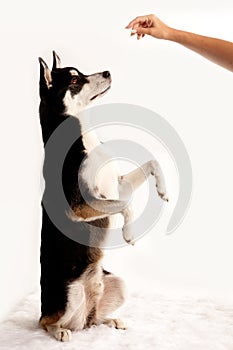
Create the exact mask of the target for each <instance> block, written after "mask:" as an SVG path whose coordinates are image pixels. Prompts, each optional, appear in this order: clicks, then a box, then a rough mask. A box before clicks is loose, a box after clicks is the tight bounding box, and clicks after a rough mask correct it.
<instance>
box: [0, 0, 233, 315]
mask: <svg viewBox="0 0 233 350" xmlns="http://www.w3.org/2000/svg"><path fill="white" fill-rule="evenodd" d="M2 7H3V8H2V9H1V15H0V16H1V18H0V23H1V65H0V77H1V82H0V88H1V128H0V133H1V135H0V142H1V147H0V150H1V183H0V188H1V192H0V193H1V211H0V212H1V236H0V276H1V298H0V317H1V319H3V318H4V317H5V316H6V314H7V312H9V310H10V309H11V308H12V307H13V306H14V305H15V304H16V303H17V302H18V301H19V300H20V299H21V298H23V297H24V296H25V295H27V293H28V292H30V291H31V290H33V289H34V288H35V287H36V286H37V285H38V282H39V236H40V198H41V197H40V196H41V193H40V172H41V165H42V157H43V148H42V141H41V134H40V126H39V119H38V103H39V99H38V70H39V67H38V61H37V57H38V56H42V57H43V58H44V59H45V60H46V61H48V62H51V51H52V50H53V49H56V50H57V52H58V53H59V54H60V55H61V56H62V58H63V62H64V65H73V66H76V67H77V68H79V69H80V70H81V71H83V72H84V73H86V74H90V73H93V72H96V71H101V70H106V69H109V70H110V71H111V73H112V76H113V84H112V89H111V91H110V92H109V94H108V95H107V96H106V97H104V99H103V100H101V103H109V102H125V103H132V104H138V105H140V106H144V107H147V108H150V109H152V110H154V111H155V112H157V113H159V114H160V115H161V116H163V117H164V118H166V119H167V120H168V121H169V123H170V124H171V125H172V126H173V127H174V128H175V129H176V131H177V132H178V133H179V135H180V137H181V138H182V139H183V141H184V143H185V145H186V147H187V150H188V153H189V155H190V158H191V161H192V166H193V174H194V188H193V199H192V203H191V207H190V210H189V212H188V214H187V216H186V218H185V221H184V222H183V223H182V225H181V226H180V227H179V228H178V229H177V231H176V232H175V233H173V235H171V236H165V235H164V234H163V233H164V230H165V227H166V220H167V218H165V219H164V220H162V221H161V222H160V224H159V225H158V227H157V228H156V230H155V232H151V233H150V234H149V235H147V236H146V237H145V238H144V239H142V240H141V241H139V242H138V244H137V246H136V247H134V248H132V247H127V248H123V249H119V250H113V251H111V252H108V253H107V258H106V266H107V267H108V268H109V269H111V271H114V272H115V273H117V274H119V275H121V276H124V278H125V279H126V280H127V281H128V285H129V288H130V289H131V290H133V289H135V288H136V289H137V288H141V287H142V286H144V287H145V288H147V289H151V288H152V287H153V288H155V289H156V290H158V289H161V290H164V291H168V292H170V293H171V292H177V293H183V294H189V293H198V294H199V295H208V296H214V297H215V296H218V297H221V298H223V299H229V298H231V299H232V298H233V280H232V266H233V254H232V245H233V238H232V233H233V232H232V197H233V196H232V194H233V185H232V178H233V170H232V169H233V168H232V154H231V153H232V146H233V141H232V117H233V113H232V112H233V106H232V82H233V77H232V73H230V72H228V71H226V70H224V69H223V68H220V67H218V66H216V65H214V64H212V63H210V62H208V61H206V60H205V59H204V58H202V57H200V56H198V55H196V54H195V53H193V52H190V51H188V50H187V49H185V48H183V47H181V46H178V45H177V44H174V43H169V42H163V41H158V40H155V39H152V38H145V39H144V40H141V41H139V42H137V41H136V39H135V38H130V36H129V33H128V32H127V31H126V30H125V29H124V26H125V25H126V24H127V23H128V22H129V20H131V19H132V18H134V17H135V16H137V15H139V14H147V13H156V14H157V15H158V16H159V17H160V18H161V19H163V20H164V21H165V22H167V23H168V24H169V25H170V26H174V27H177V28H180V29H185V30H189V31H193V32H196V33H200V34H205V35H209V36H216V37H219V38H223V39H226V40H230V41H233V34H232V33H233V28H232V14H233V7H232V5H230V1H227V0H222V1H214V2H213V1H210V0H208V1H207V0H198V1H197V0H195V1H193V0H191V1H189V2H188V3H187V2H186V1H183V0H179V1H175V2H174V1H171V0H170V1H169V0H163V1H162V0H161V1H159V0H158V1H155V0H153V1H152V0H151V1H149V0H148V1H138V0H134V1H123V0H120V1H116V2H111V1H107V0H101V1H96V2H94V1H90V0H88V1H85V2H84V1H78V0H76V1H73V0H68V1H66V2H61V1H40V2H39V1H38V2H36V1H30V2H29V1H25V0H22V1H20V2H16V1H8V2H7V3H5V5H4V6H3V5H2ZM169 190H170V191H171V190H172V189H169ZM174 191H177V189H174ZM159 228H160V230H159Z"/></svg>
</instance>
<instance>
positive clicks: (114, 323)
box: [103, 318, 126, 330]
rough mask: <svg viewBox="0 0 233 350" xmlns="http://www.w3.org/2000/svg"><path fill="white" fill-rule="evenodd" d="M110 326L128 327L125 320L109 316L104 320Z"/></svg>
mask: <svg viewBox="0 0 233 350" xmlns="http://www.w3.org/2000/svg"><path fill="white" fill-rule="evenodd" d="M103 323H104V324H106V325H107V326H108V327H114V328H116V329H124V330H125V329H126V326H125V324H124V322H123V321H121V320H120V319H119V318H107V319H106V320H104V322H103Z"/></svg>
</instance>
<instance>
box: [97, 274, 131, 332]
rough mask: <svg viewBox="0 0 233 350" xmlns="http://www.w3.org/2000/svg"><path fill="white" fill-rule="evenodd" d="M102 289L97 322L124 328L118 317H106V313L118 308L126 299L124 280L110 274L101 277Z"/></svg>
mask: <svg viewBox="0 0 233 350" xmlns="http://www.w3.org/2000/svg"><path fill="white" fill-rule="evenodd" d="M103 283H104V291H103V296H102V298H101V299H100V301H99V304H98V307H97V324H101V323H104V324H106V325H108V326H109V327H115V328H117V329H126V327H125V325H124V323H123V322H122V321H121V320H120V319H116V318H108V315H109V314H111V313H113V312H114V311H115V310H116V309H118V308H119V307H120V306H121V305H122V304H123V303H124V302H125V299H126V287H125V283H124V281H123V280H122V279H121V278H119V277H117V276H114V275H112V274H109V275H106V276H104V278H103Z"/></svg>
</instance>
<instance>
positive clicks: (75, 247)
mask: <svg viewBox="0 0 233 350" xmlns="http://www.w3.org/2000/svg"><path fill="white" fill-rule="evenodd" d="M47 69H48V67H47V65H46V64H45V62H44V61H43V60H42V59H40V97H41V102H40V108H39V112H40V123H41V128H42V136H43V141H44V144H45V146H46V143H47V142H48V140H49V138H50V137H51V135H52V134H53V132H54V131H55V130H56V129H57V127H58V126H59V125H61V123H63V122H65V121H66V120H67V118H70V119H71V124H73V127H74V128H76V129H77V135H78V134H79V133H80V124H79V121H78V119H76V118H74V117H72V116H68V115H66V114H65V107H64V104H63V98H64V96H65V93H66V91H67V89H70V91H71V93H72V94H77V93H79V91H80V90H81V89H82V87H83V86H84V84H88V77H87V76H85V75H83V74H82V73H80V72H78V71H77V72H78V73H79V75H78V77H77V80H74V79H73V77H72V75H71V73H70V70H71V69H72V70H75V68H71V67H68V68H63V69H59V68H57V67H56V64H55V63H54V64H53V70H52V72H51V78H52V79H51V81H50V82H48V80H46V79H45V75H46V74H45V73H46V70H47ZM49 84H50V85H49ZM62 141H63V138H62V135H61V136H60V140H59V142H60V144H61V146H62ZM58 152H59V150H58ZM84 156H85V147H84V144H83V141H82V137H80V138H79V139H78V140H77V141H76V142H75V143H74V144H73V145H72V147H71V148H70V150H69V152H68V154H67V156H66V158H65V162H64V165H63V171H62V184H63V189H64V193H65V196H66V199H67V202H68V205H71V204H72V203H74V202H75V203H76V204H81V203H82V202H83V201H84V199H83V197H82V195H81V193H80V191H79V187H78V171H79V167H80V164H81V162H82V160H83V158H84ZM52 167H53V157H52V156H51V155H49V154H47V152H46V147H45V162H44V169H43V175H44V178H45V192H44V196H43V201H42V207H43V217H42V218H43V219H42V231H41V257H40V261H41V318H43V317H45V316H51V315H54V314H56V313H58V312H64V311H65V308H66V303H67V286H68V283H69V282H71V281H73V280H75V279H77V278H78V277H80V276H81V274H82V273H83V272H84V271H85V269H86V268H87V266H88V265H89V264H91V263H94V262H96V261H98V260H99V259H100V258H101V257H102V252H101V250H100V249H99V248H92V247H88V246H85V245H82V244H79V243H77V242H76V241H74V240H73V239H72V237H74V236H75V237H77V235H85V237H86V236H87V235H90V234H91V230H90V228H88V227H90V226H87V225H84V224H82V223H73V222H71V221H70V220H69V219H68V218H67V216H66V213H65V211H66V209H67V208H66V207H64V206H63V204H62V203H60V202H59V201H56V198H55V197H54V196H53V195H51V193H52V192H53V191H56V188H53V186H54V185H53V178H51V173H52V172H51V170H52ZM86 192H87V195H88V188H87V187H86ZM46 201H47V202H48V201H50V202H51V203H52V206H53V207H54V210H56V211H57V213H58V215H59V217H61V220H63V222H64V227H66V228H67V232H66V233H67V235H64V234H63V233H62V232H60V231H59V229H58V228H57V227H56V225H55V224H54V223H53V222H52V221H51V219H50V217H49V216H48V214H47V213H46V210H45V206H44V203H46ZM94 225H95V226H101V227H106V226H107V225H108V219H102V220H96V221H95V222H94ZM67 236H68V237H70V238H68V237H67ZM105 273H106V272H105ZM90 316H91V315H90ZM88 322H90V319H89V320H88Z"/></svg>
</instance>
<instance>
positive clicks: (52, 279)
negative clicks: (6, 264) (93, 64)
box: [39, 51, 167, 342]
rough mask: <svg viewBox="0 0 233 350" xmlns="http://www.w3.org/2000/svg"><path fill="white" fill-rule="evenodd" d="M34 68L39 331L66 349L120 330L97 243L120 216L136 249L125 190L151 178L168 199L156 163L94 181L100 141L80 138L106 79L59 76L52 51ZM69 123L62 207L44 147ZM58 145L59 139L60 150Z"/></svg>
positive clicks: (118, 293) (114, 292)
mask: <svg viewBox="0 0 233 350" xmlns="http://www.w3.org/2000/svg"><path fill="white" fill-rule="evenodd" d="M39 63H40V84H39V92H40V107H39V114H40V124H41V129H42V138H43V142H44V146H45V160H44V168H43V175H44V179H45V190H44V194H43V200H42V229H41V254H40V262H41V281H40V282H41V317H40V321H39V323H40V325H41V326H42V327H43V328H44V329H45V330H46V331H47V332H48V333H49V334H51V335H52V336H54V337H55V338H56V339H57V340H59V341H63V342H64V341H70V339H71V332H72V331H80V330H82V329H84V328H88V327H91V326H92V325H100V324H106V325H108V326H110V327H115V328H118V329H125V325H124V323H123V322H122V321H121V320H119V319H112V318H109V317H108V315H109V314H111V313H112V312H114V311H115V310H116V309H117V308H119V307H120V306H121V305H122V304H123V303H124V301H125V298H126V288H125V283H124V281H123V280H122V279H121V278H120V277H117V276H115V275H113V274H112V273H110V272H108V271H106V270H104V269H103V267H102V258H103V252H102V249H101V248H100V247H101V243H102V242H103V241H104V239H105V238H106V235H107V233H108V228H109V227H110V225H111V220H110V219H111V217H112V215H114V214H116V213H120V214H122V215H123V218H124V226H123V229H122V230H123V237H124V239H125V240H126V242H127V243H130V244H134V241H133V237H132V234H131V232H130V231H129V230H128V229H127V227H128V226H129V225H128V224H129V223H130V221H131V220H132V217H133V213H132V210H131V208H130V204H129V201H128V200H125V199H123V200H122V199H121V198H120V194H121V193H127V191H128V189H129V187H130V188H131V190H132V191H134V190H136V189H137V188H138V187H139V186H140V185H141V184H142V183H143V182H144V181H145V179H146V178H147V177H148V176H150V175H152V176H154V177H155V179H156V186H157V192H158V194H159V196H160V197H161V198H162V199H163V200H167V196H166V190H165V185H164V181H163V176H162V173H161V169H160V167H159V164H158V163H157V162H156V161H155V160H151V161H149V162H147V163H145V164H144V165H142V167H140V168H137V169H135V170H134V171H132V172H131V173H129V174H126V175H119V174H118V172H117V170H116V169H114V168H113V167H110V166H106V169H105V170H104V171H101V172H100V176H99V178H96V177H95V174H93V173H92V169H93V163H94V162H95V158H96V157H97V155H96V154H95V152H93V150H94V149H95V148H96V147H98V146H99V145H100V141H99V140H98V138H97V136H96V135H95V134H94V133H93V132H92V131H91V132H87V133H84V132H83V125H82V123H83V120H82V118H81V112H82V111H83V110H84V109H85V108H86V107H87V106H88V105H89V104H90V103H91V102H93V101H95V100H97V99H98V98H100V97H102V96H103V95H105V94H106V93H107V91H108V90H109V89H110V87H111V74H110V72H109V71H104V72H101V73H95V74H91V75H85V74H83V73H81V72H80V71H79V70H78V69H76V68H74V67H65V68H61V61H60V58H59V56H58V55H57V54H56V53H55V52H54V51H53V66H52V70H50V69H49V68H48V65H47V64H46V62H45V61H44V60H43V59H42V58H39ZM67 120H69V121H70V122H71V125H72V130H74V129H75V128H76V129H75V130H76V131H77V135H78V134H80V137H79V138H78V139H77V140H76V141H75V142H74V143H73V144H72V146H71V147H70V149H69V150H68V153H67V155H66V157H65V160H64V164H63V168H62V177H61V182H62V187H63V191H64V195H65V198H66V203H67V205H63V202H62V201H61V202H60V201H59V199H57V198H56V188H55V187H54V186H55V185H54V182H56V174H54V171H53V168H54V158H55V157H57V156H58V157H59V154H58V155H57V154H55V153H59V149H60V148H59V147H58V148H57V149H56V150H55V153H54V154H52V156H51V154H49V151H47V145H48V144H49V141H50V139H51V137H53V135H54V133H55V132H56V131H57V130H58V129H59V128H60V127H61V126H62V125H63V124H64V123H65V122H66V121H67ZM68 136H69V135H68ZM63 142H64V139H63V134H62V133H60V135H59V146H60V145H61V146H62V144H63ZM98 156H99V155H98ZM100 157H101V155H100ZM51 174H52V175H51ZM48 205H50V207H52V208H53V210H54V212H57V213H58V216H59V219H61V220H62V222H63V223H65V224H64V227H63V228H65V229H67V232H65V234H64V232H62V230H60V229H59V226H58V225H57V224H56V222H54V220H53V219H52V218H51V215H50V213H49V212H48V210H47V206H48ZM70 232H71V233H70ZM69 234H70V235H71V236H69ZM72 235H73V236H72ZM79 235H80V237H81V236H82V235H83V237H85V239H86V241H87V242H88V243H87V244H82V243H79V242H80V241H79V240H78V239H77V240H75V239H74V236H75V237H78V236H79ZM93 237H94V243H93Z"/></svg>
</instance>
